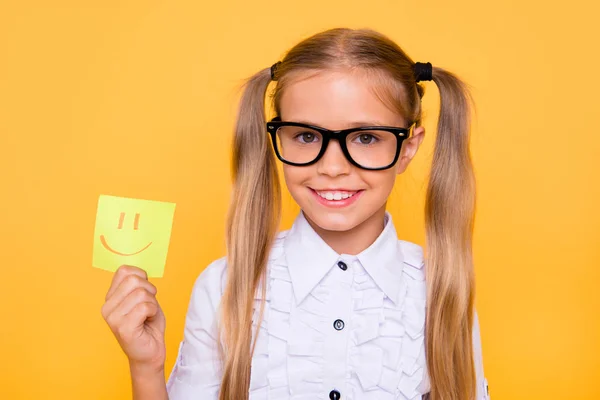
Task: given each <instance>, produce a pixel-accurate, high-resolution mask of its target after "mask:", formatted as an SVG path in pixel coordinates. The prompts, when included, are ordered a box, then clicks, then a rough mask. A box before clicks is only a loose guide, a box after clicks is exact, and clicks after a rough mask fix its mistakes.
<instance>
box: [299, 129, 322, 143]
mask: <svg viewBox="0 0 600 400" xmlns="http://www.w3.org/2000/svg"><path fill="white" fill-rule="evenodd" d="M296 139H297V140H300V142H301V143H314V142H316V141H317V140H318V138H317V135H315V134H314V132H300V133H299V134H298V135H296Z"/></svg>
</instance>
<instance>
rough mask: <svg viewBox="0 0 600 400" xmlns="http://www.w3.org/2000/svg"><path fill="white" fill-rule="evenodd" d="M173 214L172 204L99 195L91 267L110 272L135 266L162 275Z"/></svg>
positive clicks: (151, 273) (173, 207)
mask: <svg viewBox="0 0 600 400" xmlns="http://www.w3.org/2000/svg"><path fill="white" fill-rule="evenodd" d="M174 212H175V204H174V203H166V202H159V201H152V200H141V199H132V198H125V197H116V196H106V195H101V196H100V198H99V199H98V210H97V213H96V228H95V230H94V250H93V257H92V265H93V266H94V267H96V268H100V269H104V270H108V271H113V272H114V271H116V270H117V268H119V266H120V265H123V264H127V265H134V266H136V267H139V268H141V269H143V270H145V271H146V273H147V274H148V277H161V276H163V273H164V268H165V264H166V259H167V252H168V247H169V242H170V240H171V228H172V224H173V215H174Z"/></svg>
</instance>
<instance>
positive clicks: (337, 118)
mask: <svg viewBox="0 0 600 400" xmlns="http://www.w3.org/2000/svg"><path fill="white" fill-rule="evenodd" d="M290 78H291V79H290V80H289V81H288V83H287V85H286V87H285V90H283V92H282V94H281V101H280V104H279V108H280V110H281V117H282V119H283V120H284V121H295V122H306V123H311V124H314V125H318V126H321V127H324V128H328V129H344V128H348V127H352V126H356V125H362V124H364V123H366V124H374V125H391V126H403V124H404V119H403V118H402V116H401V115H400V114H399V113H398V112H396V111H394V110H392V109H390V108H389V107H388V106H387V105H386V104H385V103H384V102H383V101H382V100H381V99H380V97H378V96H377V94H376V92H375V90H374V86H373V83H372V82H371V81H370V80H369V77H368V76H367V75H366V74H365V73H364V72H361V71H356V70H355V71H348V70H335V71H320V72H318V73H311V74H308V73H306V72H305V73H304V76H303V75H300V74H299V75H298V76H295V77H290Z"/></svg>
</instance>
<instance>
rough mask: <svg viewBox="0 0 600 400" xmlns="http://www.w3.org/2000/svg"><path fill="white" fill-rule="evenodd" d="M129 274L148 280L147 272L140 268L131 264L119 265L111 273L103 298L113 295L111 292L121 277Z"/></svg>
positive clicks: (117, 285)
mask: <svg viewBox="0 0 600 400" xmlns="http://www.w3.org/2000/svg"><path fill="white" fill-rule="evenodd" d="M130 275H136V276H138V277H140V278H141V279H143V280H148V274H146V271H144V270H143V269H141V268H138V267H133V266H131V265H121V266H120V267H119V269H117V271H116V272H115V274H114V275H113V279H112V283H111V285H110V288H109V289H108V292H107V293H106V298H105V300H108V298H109V297H111V296H112V295H113V293H114V292H115V291H116V290H117V288H118V287H119V285H120V284H121V282H122V281H123V279H125V278H127V277H128V276H130Z"/></svg>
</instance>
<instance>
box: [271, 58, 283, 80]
mask: <svg viewBox="0 0 600 400" xmlns="http://www.w3.org/2000/svg"><path fill="white" fill-rule="evenodd" d="M279 64H281V61H277V62H276V63H275V64H273V65H271V80H272V81H276V80H277V79H275V73H276V72H277V67H279Z"/></svg>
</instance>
